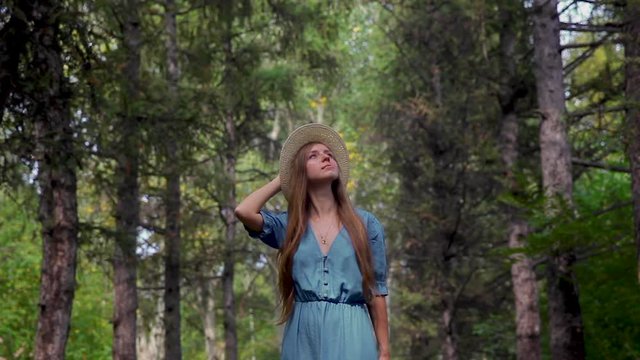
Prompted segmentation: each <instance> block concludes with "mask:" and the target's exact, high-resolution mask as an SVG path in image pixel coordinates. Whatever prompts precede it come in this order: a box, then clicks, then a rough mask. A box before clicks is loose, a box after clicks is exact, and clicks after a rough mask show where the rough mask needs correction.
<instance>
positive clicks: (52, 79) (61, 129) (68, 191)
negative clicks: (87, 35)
mask: <svg viewBox="0 0 640 360" xmlns="http://www.w3.org/2000/svg"><path fill="white" fill-rule="evenodd" d="M26 15H27V16H32V18H31V19H30V20H31V22H32V26H33V38H32V39H33V43H32V45H33V62H32V66H31V71H33V79H34V81H33V83H34V84H35V88H34V90H33V91H34V93H35V94H34V95H35V98H37V99H39V101H38V103H37V104H35V109H34V122H35V126H34V128H35V142H36V160H37V162H38V184H39V186H40V207H39V212H38V215H39V220H40V222H41V224H42V230H41V233H42V243H43V249H42V252H43V258H42V270H41V278H40V300H39V302H38V310H39V316H38V325H37V329H36V339H35V349H34V358H35V359H43V360H44V359H47V360H49V359H53V360H56V359H63V358H64V352H65V347H66V344H67V337H68V335H69V328H70V322H71V309H72V305H73V297H74V293H75V275H76V250H77V244H78V242H77V240H78V206H77V195H76V187H77V183H76V164H77V161H78V160H77V159H76V152H75V150H74V144H73V128H72V125H71V113H70V111H69V102H68V99H69V96H70V92H69V89H68V86H67V83H66V79H65V78H64V73H63V62H62V57H61V52H62V49H61V48H60V46H59V41H58V32H59V29H60V17H61V9H60V7H59V6H58V5H57V4H56V2H55V1H54V2H41V3H36V4H34V7H33V12H32V13H30V14H26Z"/></svg>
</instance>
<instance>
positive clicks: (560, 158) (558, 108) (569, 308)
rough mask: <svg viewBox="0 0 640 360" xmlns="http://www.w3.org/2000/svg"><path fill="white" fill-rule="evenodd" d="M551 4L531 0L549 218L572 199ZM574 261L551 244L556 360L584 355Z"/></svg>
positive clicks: (557, 25)
mask: <svg viewBox="0 0 640 360" xmlns="http://www.w3.org/2000/svg"><path fill="white" fill-rule="evenodd" d="M557 5H558V4H557V1H556V0H534V9H535V12H534V26H533V35H534V37H533V38H534V60H535V68H534V70H535V71H534V72H535V77H536V88H537V97H538V107H539V109H538V110H539V112H540V115H541V124H540V135H539V137H540V157H541V165H542V183H543V186H544V192H545V206H546V208H547V212H548V214H549V216H555V215H556V214H557V213H558V211H559V210H561V209H563V208H564V209H565V211H566V209H572V198H573V194H572V192H573V181H572V177H571V154H570V145H569V142H568V140H567V132H566V129H565V124H564V119H563V117H564V115H565V112H566V110H565V104H564V101H565V99H564V87H563V72H562V59H561V57H560V37H559V34H560V21H559V18H558V10H557ZM569 211H571V210H569ZM574 258H575V256H574V255H573V251H572V250H571V249H562V250H561V249H560V248H559V247H558V246H555V248H554V249H553V251H552V254H551V256H550V260H549V262H548V268H549V271H548V276H549V278H548V288H549V317H550V319H549V320H550V321H549V322H550V333H551V334H550V335H551V356H552V358H553V359H557V360H559V359H572V360H579V359H584V357H585V350H584V334H583V325H582V314H581V310H580V303H579V301H578V289H577V286H576V284H575V277H574V274H573V269H572V265H573V259H574Z"/></svg>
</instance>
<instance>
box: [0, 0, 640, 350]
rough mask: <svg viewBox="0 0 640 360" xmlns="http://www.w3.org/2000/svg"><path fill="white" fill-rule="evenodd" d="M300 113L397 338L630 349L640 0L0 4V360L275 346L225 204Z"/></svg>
mask: <svg viewBox="0 0 640 360" xmlns="http://www.w3.org/2000/svg"><path fill="white" fill-rule="evenodd" d="M307 123H322V124H327V125H330V126H331V127H333V128H334V129H336V130H337V131H338V132H339V133H340V134H341V136H342V137H343V138H344V139H345V141H346V144H347V147H348V150H349V153H350V167H351V175H350V180H349V183H348V190H349V193H350V195H351V200H352V202H353V203H354V204H355V205H356V206H357V207H360V208H363V209H366V210H367V211H370V212H371V213H373V214H375V215H376V216H377V217H378V218H379V219H380V221H381V222H382V224H383V225H384V232H385V241H386V251H387V259H388V262H387V263H388V274H389V275H388V276H389V277H388V283H389V295H388V297H387V306H388V314H389V327H390V347H391V357H392V358H393V359H442V360H458V359H460V360H476V359H477V360H488V359H518V360H538V359H553V360H565V359H566V360H581V359H589V360H596V359H640V306H638V304H640V0H524V1H513V0H448V1H445V0H371V1H365V0H355V1H350V0H343V1H321V0H236V1H230V0H190V1H186V0H111V1H109V0H65V1H61V0H4V1H2V2H0V304H2V306H0V359H1V360H14V359H31V358H33V359H38V360H44V359H54V360H56V359H78V360H81V359H108V358H113V359H119V360H120V359H123V360H124V359H127V360H129V359H140V360H147V359H149V360H150V359H166V360H180V359H188V360H191V359H194V360H199V359H202V360H204V359H206V360H214V359H215V360H223V359H224V360H236V359H251V360H255V359H279V356H280V343H281V340H282V334H283V333H282V332H283V327H282V325H278V324H277V321H276V320H277V317H278V314H279V307H278V306H279V304H278V289H277V271H278V270H277V261H278V260H277V256H278V255H277V251H276V250H274V249H271V248H268V247H267V246H265V245H264V244H262V243H260V242H259V241H256V240H255V239H252V238H250V237H249V236H248V235H247V231H245V229H244V228H243V226H242V224H241V223H240V222H239V221H238V220H237V219H236V217H235V216H234V211H233V210H234V208H235V207H236V205H237V204H238V203H239V202H240V201H241V200H242V199H243V198H244V197H245V196H246V195H247V194H249V193H251V192H252V191H253V190H254V189H256V188H258V187H260V186H262V185H263V184H265V183H267V182H268V181H270V180H271V179H273V178H274V177H275V176H276V175H277V174H278V159H279V154H280V149H281V146H282V143H283V141H284V140H285V139H286V138H287V135H288V134H289V133H290V132H291V131H292V130H293V129H295V128H297V127H298V126H300V125H303V124H307ZM267 207H268V208H269V209H272V210H276V211H282V210H286V208H287V202H286V200H285V198H284V197H283V196H282V195H278V196H277V197H275V198H274V199H272V200H271V201H269V203H268V204H267Z"/></svg>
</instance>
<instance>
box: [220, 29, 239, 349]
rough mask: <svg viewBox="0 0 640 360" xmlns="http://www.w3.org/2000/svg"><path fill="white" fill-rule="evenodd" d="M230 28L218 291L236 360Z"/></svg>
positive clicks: (233, 103) (228, 346)
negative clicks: (221, 262) (222, 249)
mask: <svg viewBox="0 0 640 360" xmlns="http://www.w3.org/2000/svg"><path fill="white" fill-rule="evenodd" d="M231 40H232V31H231V22H230V19H229V20H228V21H227V23H226V32H225V35H224V41H223V44H222V47H223V52H224V59H225V62H224V64H225V69H224V75H223V76H224V81H225V86H226V89H227V97H226V111H225V119H224V120H225V130H226V149H225V161H224V168H225V169H224V170H225V175H226V180H227V183H226V187H227V194H226V205H225V206H224V208H223V209H222V216H223V218H224V219H223V220H224V221H225V230H226V234H225V254H224V270H223V274H222V289H223V290H222V291H223V302H224V320H223V323H224V334H225V340H224V343H225V360H236V359H237V358H238V336H237V330H236V310H235V295H234V293H233V282H234V266H235V252H234V246H235V237H236V218H235V215H234V213H233V211H234V209H235V207H236V153H237V133H236V124H235V120H236V117H235V113H234V111H235V107H236V98H235V96H234V93H233V86H234V85H235V79H234V72H235V71H236V69H234V56H233V46H232V42H231Z"/></svg>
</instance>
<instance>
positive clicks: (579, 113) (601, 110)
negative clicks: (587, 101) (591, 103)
mask: <svg viewBox="0 0 640 360" xmlns="http://www.w3.org/2000/svg"><path fill="white" fill-rule="evenodd" d="M626 110H627V108H626V106H612V107H608V108H601V107H596V108H591V109H586V110H581V111H574V112H571V113H569V114H567V116H568V117H570V118H575V119H580V118H583V117H585V116H588V115H594V114H604V113H612V112H620V111H626Z"/></svg>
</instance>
